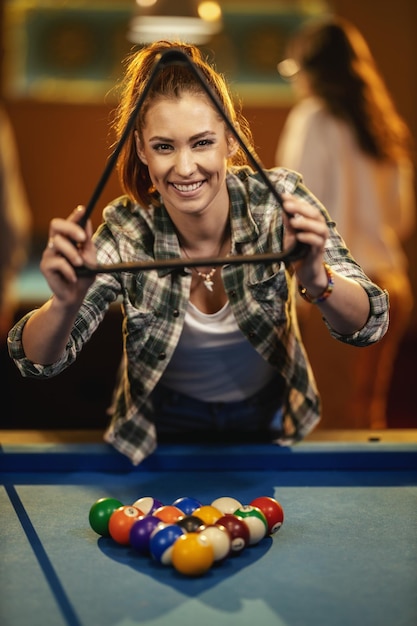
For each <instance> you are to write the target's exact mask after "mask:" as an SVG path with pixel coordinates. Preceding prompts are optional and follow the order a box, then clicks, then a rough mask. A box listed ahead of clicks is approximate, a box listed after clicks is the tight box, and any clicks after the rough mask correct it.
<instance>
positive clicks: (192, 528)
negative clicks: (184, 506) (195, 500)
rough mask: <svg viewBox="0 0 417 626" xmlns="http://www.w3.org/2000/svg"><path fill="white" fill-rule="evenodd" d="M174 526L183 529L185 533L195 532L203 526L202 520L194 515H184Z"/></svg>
mask: <svg viewBox="0 0 417 626" xmlns="http://www.w3.org/2000/svg"><path fill="white" fill-rule="evenodd" d="M176 524H178V526H180V527H181V528H183V529H184V530H185V532H187V533H192V532H197V531H198V530H199V529H200V528H201V527H202V526H204V522H203V520H202V519H201V518H200V517H197V516H196V515H185V516H184V517H181V519H179V520H178V521H177V522H176Z"/></svg>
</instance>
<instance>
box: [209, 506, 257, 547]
mask: <svg viewBox="0 0 417 626" xmlns="http://www.w3.org/2000/svg"><path fill="white" fill-rule="evenodd" d="M216 525H219V526H224V527H225V528H226V529H227V530H228V531H229V533H230V536H231V538H232V550H231V553H230V554H239V553H240V552H242V550H244V549H245V548H246V546H248V545H249V539H250V534H249V528H248V525H247V524H246V522H244V521H243V520H242V519H240V517H236V515H233V513H226V515H223V516H222V517H221V518H220V519H218V520H217V522H216Z"/></svg>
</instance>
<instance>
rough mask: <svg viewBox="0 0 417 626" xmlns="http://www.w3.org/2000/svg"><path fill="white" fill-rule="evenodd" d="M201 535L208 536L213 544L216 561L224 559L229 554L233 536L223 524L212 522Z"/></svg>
mask: <svg viewBox="0 0 417 626" xmlns="http://www.w3.org/2000/svg"><path fill="white" fill-rule="evenodd" d="M200 535H204V536H205V537H207V539H208V541H209V543H210V544H211V545H212V546H213V551H214V561H215V562H219V561H224V559H226V558H227V557H228V556H229V554H230V551H231V549H232V537H231V535H230V533H229V531H228V530H227V528H225V527H224V526H221V524H210V525H208V526H204V528H203V529H202V530H201V531H200Z"/></svg>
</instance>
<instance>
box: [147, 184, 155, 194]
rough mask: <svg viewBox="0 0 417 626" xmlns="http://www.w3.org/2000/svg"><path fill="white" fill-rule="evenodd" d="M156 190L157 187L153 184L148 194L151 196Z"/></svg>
mask: <svg viewBox="0 0 417 626" xmlns="http://www.w3.org/2000/svg"><path fill="white" fill-rule="evenodd" d="M155 192H156V187H155V185H151V186H150V187H148V194H149V195H150V196H152V194H154V193H155Z"/></svg>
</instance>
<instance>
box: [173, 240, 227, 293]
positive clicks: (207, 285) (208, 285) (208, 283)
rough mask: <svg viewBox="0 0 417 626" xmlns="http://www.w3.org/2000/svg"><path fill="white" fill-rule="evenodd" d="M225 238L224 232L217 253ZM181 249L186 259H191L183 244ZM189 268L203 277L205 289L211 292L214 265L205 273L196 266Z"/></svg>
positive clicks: (214, 270)
mask: <svg viewBox="0 0 417 626" xmlns="http://www.w3.org/2000/svg"><path fill="white" fill-rule="evenodd" d="M226 238H227V233H226V234H225V237H224V239H223V241H222V243H221V245H220V250H219V252H218V254H220V252H221V250H222V248H223V246H224V244H225V241H226ZM181 249H182V251H183V252H184V254H185V256H186V257H187V259H190V261H191V257H190V256H189V255H188V254H187V250H186V249H185V248H184V247H183V246H181ZM191 269H192V270H194V271H195V273H196V274H197V276H199V277H200V278H202V279H203V285H204V287H205V288H206V289H207V291H210V292H213V288H214V281H213V276H214V274H215V273H216V271H217V268H216V267H212V268H211V270H210V271H209V272H208V273H207V274H206V273H204V272H200V271H199V270H198V269H197V268H196V267H192V268H191Z"/></svg>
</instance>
